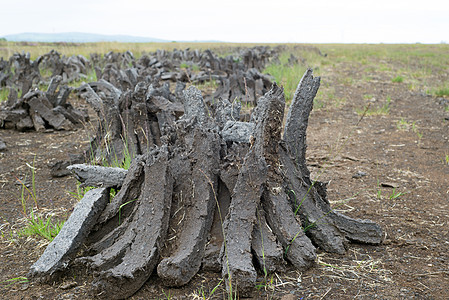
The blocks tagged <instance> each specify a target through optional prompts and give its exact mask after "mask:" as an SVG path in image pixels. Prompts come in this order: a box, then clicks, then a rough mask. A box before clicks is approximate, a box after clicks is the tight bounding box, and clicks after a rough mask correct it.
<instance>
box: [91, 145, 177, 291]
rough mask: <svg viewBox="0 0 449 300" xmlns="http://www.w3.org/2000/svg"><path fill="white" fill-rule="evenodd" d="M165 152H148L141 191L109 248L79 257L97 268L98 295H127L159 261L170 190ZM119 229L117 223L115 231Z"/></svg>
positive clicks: (168, 210)
mask: <svg viewBox="0 0 449 300" xmlns="http://www.w3.org/2000/svg"><path fill="white" fill-rule="evenodd" d="M155 152H156V153H155ZM167 155H168V153H167V151H166V150H165V149H159V151H158V150H155V151H153V152H149V153H148V155H147V156H146V159H145V166H144V174H145V175H144V176H145V178H144V182H143V188H142V192H141V194H140V196H139V198H138V199H137V200H136V203H135V204H134V210H133V212H132V214H131V216H129V218H128V221H127V222H126V223H123V225H126V229H125V230H124V231H123V233H122V234H121V235H120V236H118V237H117V238H116V239H115V240H114V242H113V244H112V245H111V246H110V247H108V248H105V249H103V250H102V251H101V252H99V253H98V254H96V255H94V256H91V257H85V258H84V259H83V260H82V261H83V262H84V263H87V264H88V266H89V267H90V268H92V269H93V270H94V271H97V273H96V276H95V280H94V283H93V286H94V291H95V293H96V295H98V296H100V297H102V298H113V299H117V298H119V299H121V298H126V297H128V296H131V295H132V294H134V293H135V292H136V291H137V290H138V289H139V288H140V287H141V286H142V285H143V284H144V283H145V281H146V280H147V279H148V278H149V277H150V275H151V273H152V272H153V270H154V268H155V267H156V265H157V263H158V261H159V257H160V250H161V247H162V245H163V243H164V240H165V236H166V234H167V228H168V222H169V217H170V206H171V197H172V190H173V181H172V176H171V175H170V174H169V171H168V161H167ZM155 182H157V183H158V184H154V183H155ZM120 229H121V228H120V226H119V227H117V228H116V229H115V230H118V231H121V230H120Z"/></svg>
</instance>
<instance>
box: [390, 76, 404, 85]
mask: <svg viewBox="0 0 449 300" xmlns="http://www.w3.org/2000/svg"><path fill="white" fill-rule="evenodd" d="M391 82H394V83H401V82H404V78H403V77H402V76H396V77H395V78H393V79H391Z"/></svg>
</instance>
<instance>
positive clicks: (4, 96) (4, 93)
mask: <svg viewBox="0 0 449 300" xmlns="http://www.w3.org/2000/svg"><path fill="white" fill-rule="evenodd" d="M8 96H9V89H8V88H7V87H4V88H0V103H2V102H3V101H6V100H8Z"/></svg>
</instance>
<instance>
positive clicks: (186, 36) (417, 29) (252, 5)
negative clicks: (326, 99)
mask: <svg viewBox="0 0 449 300" xmlns="http://www.w3.org/2000/svg"><path fill="white" fill-rule="evenodd" d="M0 3H1V5H0V7H1V11H0V36H3V35H8V34H15V33H22V32H42V33H59V32H74V31H76V32H89V33H99V34H126V35H134V36H144V37H153V38H160V39H167V40H220V41H227V42H300V43H415V42H421V43H440V42H448V43H449V0H445V1H442V0H425V1H423V0H420V1H416V0H408V1H403V0H399V1H395V0H373V1H371V0H368V1H366V0H343V1H338V0H333V1H331V0H308V1H303V0H296V1H290V0H258V1H244V0H222V1H212V0H209V1H207V0H190V1H189V0H158V1H152V0H147V1H144V0H125V1H123V0H70V1H66V0H0Z"/></svg>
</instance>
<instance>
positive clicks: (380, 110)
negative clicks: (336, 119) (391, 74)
mask: <svg viewBox="0 0 449 300" xmlns="http://www.w3.org/2000/svg"><path fill="white" fill-rule="evenodd" d="M390 103H391V97H390V96H387V100H386V101H385V104H384V105H382V106H378V107H374V108H371V105H370V104H369V105H367V106H365V107H364V108H363V109H356V112H357V114H359V115H366V116H379V115H388V114H389V113H390Z"/></svg>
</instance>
